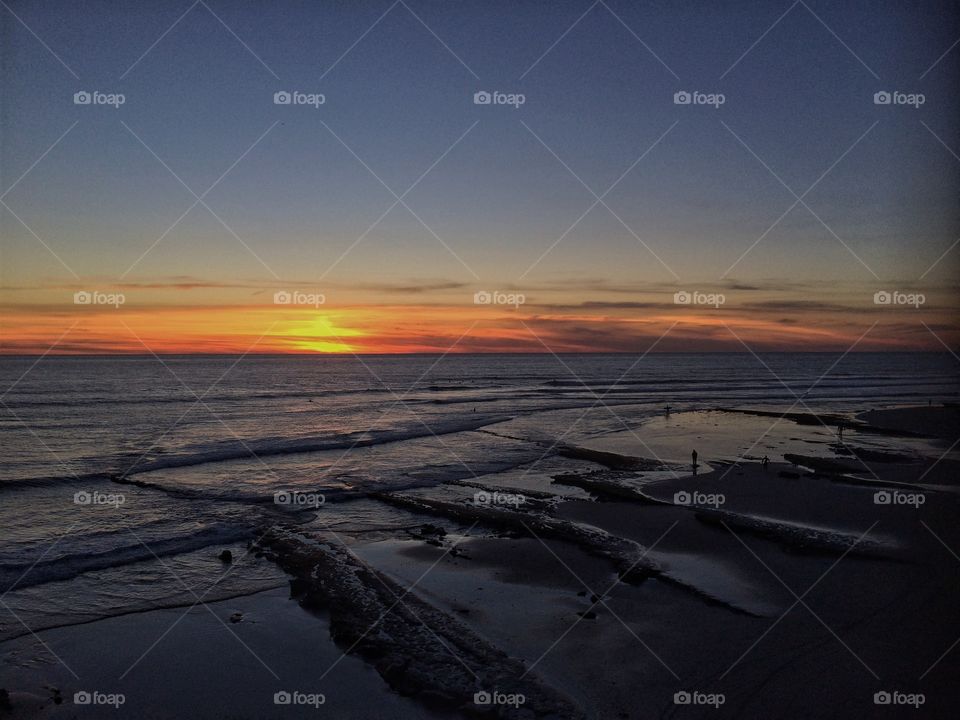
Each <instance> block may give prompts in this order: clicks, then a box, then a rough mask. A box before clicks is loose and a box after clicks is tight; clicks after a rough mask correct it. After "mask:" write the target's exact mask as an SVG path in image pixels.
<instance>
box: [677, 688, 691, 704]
mask: <svg viewBox="0 0 960 720" xmlns="http://www.w3.org/2000/svg"><path fill="white" fill-rule="evenodd" d="M690 700H691V697H690V693H688V692H687V691H686V690H679V691H677V692H675V693H674V694H673V704H674V705H689V704H690Z"/></svg>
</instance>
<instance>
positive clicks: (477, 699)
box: [473, 690, 493, 705]
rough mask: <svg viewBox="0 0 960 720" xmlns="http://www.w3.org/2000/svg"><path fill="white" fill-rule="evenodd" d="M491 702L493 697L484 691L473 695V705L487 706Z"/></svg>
mask: <svg viewBox="0 0 960 720" xmlns="http://www.w3.org/2000/svg"><path fill="white" fill-rule="evenodd" d="M492 702H493V697H492V696H491V695H490V693H488V692H487V691H486V690H481V691H479V692H475V693H474V694H473V704H474V705H489V704H490V703H492Z"/></svg>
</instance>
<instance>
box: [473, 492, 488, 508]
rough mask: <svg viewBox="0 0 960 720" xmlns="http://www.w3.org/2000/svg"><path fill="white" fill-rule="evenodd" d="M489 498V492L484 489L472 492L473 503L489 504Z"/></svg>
mask: <svg viewBox="0 0 960 720" xmlns="http://www.w3.org/2000/svg"><path fill="white" fill-rule="evenodd" d="M491 499H492V498H491V496H490V493H488V492H487V491H486V490H481V491H480V492H477V493H474V494H473V504H474V505H489V504H490V501H491Z"/></svg>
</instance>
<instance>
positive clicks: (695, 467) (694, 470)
mask: <svg viewBox="0 0 960 720" xmlns="http://www.w3.org/2000/svg"><path fill="white" fill-rule="evenodd" d="M690 457H691V458H693V463H692V464H693V474H694V475H696V474H697V451H696V450H694V451H693V452H692V453H690Z"/></svg>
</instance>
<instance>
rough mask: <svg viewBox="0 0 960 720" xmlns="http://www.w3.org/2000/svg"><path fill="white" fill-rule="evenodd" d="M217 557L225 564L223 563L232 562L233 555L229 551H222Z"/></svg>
mask: <svg viewBox="0 0 960 720" xmlns="http://www.w3.org/2000/svg"><path fill="white" fill-rule="evenodd" d="M218 557H219V558H220V560H221V561H222V562H225V563H231V562H233V553H232V552H230V551H229V550H224V551H223V552H222V553H220V555H218Z"/></svg>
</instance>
